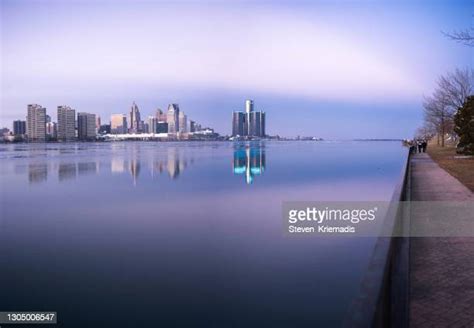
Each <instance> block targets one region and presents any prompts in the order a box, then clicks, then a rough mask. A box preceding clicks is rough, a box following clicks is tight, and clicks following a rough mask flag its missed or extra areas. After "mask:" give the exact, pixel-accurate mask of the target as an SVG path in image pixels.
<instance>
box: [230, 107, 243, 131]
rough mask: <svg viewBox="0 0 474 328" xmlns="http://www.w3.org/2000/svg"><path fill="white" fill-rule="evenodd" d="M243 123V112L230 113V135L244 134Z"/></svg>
mask: <svg viewBox="0 0 474 328" xmlns="http://www.w3.org/2000/svg"><path fill="white" fill-rule="evenodd" d="M244 124H245V114H244V112H234V113H232V135H233V136H243V135H244Z"/></svg>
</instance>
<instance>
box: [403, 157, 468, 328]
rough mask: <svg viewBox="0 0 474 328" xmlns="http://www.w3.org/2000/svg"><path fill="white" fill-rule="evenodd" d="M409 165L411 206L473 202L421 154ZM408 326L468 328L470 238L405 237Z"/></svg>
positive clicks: (445, 173)
mask: <svg viewBox="0 0 474 328" xmlns="http://www.w3.org/2000/svg"><path fill="white" fill-rule="evenodd" d="M410 165H411V200H412V201H471V200H472V201H474V194H473V193H472V192H471V191H470V190H469V189H467V188H466V187H465V186H463V185H462V184H461V183H460V182H459V181H458V180H456V179H455V178H453V177H452V176H451V175H449V174H448V173H447V172H446V171H444V170H443V169H441V168H440V167H439V166H438V165H437V164H436V163H435V162H433V160H431V158H430V157H429V156H428V155H427V154H416V155H414V156H413V159H412V161H411V164H410ZM413 219H416V218H413ZM473 220H474V214H473ZM410 327H413V328H418V327H443V328H444V327H468V328H473V327H474V237H416V238H411V241H410Z"/></svg>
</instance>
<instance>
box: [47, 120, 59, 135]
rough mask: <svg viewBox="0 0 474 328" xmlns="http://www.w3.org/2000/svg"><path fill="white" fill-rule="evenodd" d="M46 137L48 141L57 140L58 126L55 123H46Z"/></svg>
mask: <svg viewBox="0 0 474 328" xmlns="http://www.w3.org/2000/svg"><path fill="white" fill-rule="evenodd" d="M46 136H47V137H48V139H57V138H58V124H57V123H56V122H48V123H46Z"/></svg>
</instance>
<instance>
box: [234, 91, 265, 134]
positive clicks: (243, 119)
mask: <svg viewBox="0 0 474 328" xmlns="http://www.w3.org/2000/svg"><path fill="white" fill-rule="evenodd" d="M265 133H266V131H265V112H258V111H254V104H253V100H246V101H245V113H244V112H241V111H237V112H234V113H233V115H232V135H233V136H247V137H264V136H265V135H266V134H265Z"/></svg>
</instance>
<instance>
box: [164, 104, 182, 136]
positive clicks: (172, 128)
mask: <svg viewBox="0 0 474 328" xmlns="http://www.w3.org/2000/svg"><path fill="white" fill-rule="evenodd" d="M166 121H167V123H168V133H177V132H179V105H178V104H170V105H169V106H168V113H167V117H166Z"/></svg>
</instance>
